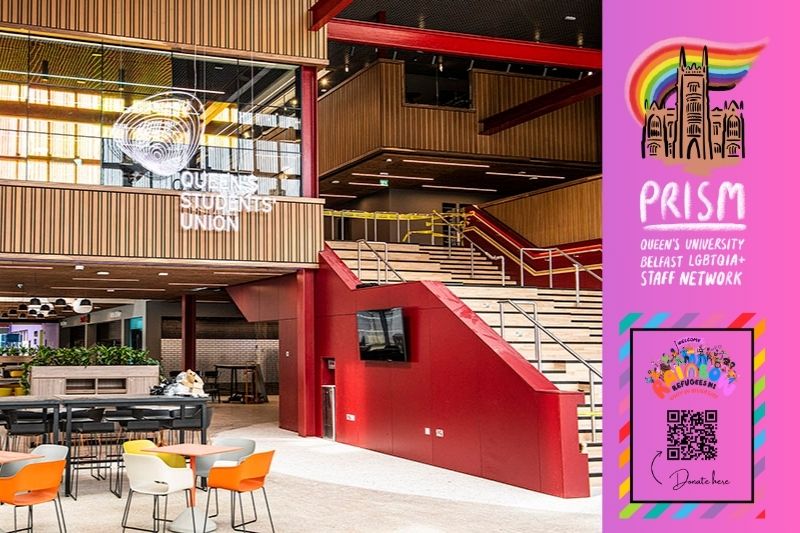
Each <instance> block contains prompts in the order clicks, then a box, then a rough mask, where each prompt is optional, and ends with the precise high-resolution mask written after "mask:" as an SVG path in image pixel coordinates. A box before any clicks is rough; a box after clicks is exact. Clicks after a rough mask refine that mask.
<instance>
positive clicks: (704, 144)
mask: <svg viewBox="0 0 800 533" xmlns="http://www.w3.org/2000/svg"><path fill="white" fill-rule="evenodd" d="M677 86H678V87H677V88H678V98H677V108H678V109H677V112H678V117H677V119H678V127H677V128H676V132H675V134H676V137H677V138H676V139H675V140H676V141H677V142H676V144H677V146H676V148H677V150H676V151H677V154H676V155H677V157H679V158H681V159H706V158H708V159H711V158H713V156H714V153H713V150H711V132H710V129H711V113H710V110H709V108H710V105H709V101H708V47H703V61H702V63H701V64H700V65H696V64H694V63H693V64H691V65H687V64H686V50H684V48H683V47H681V55H680V64H679V65H678V83H677Z"/></svg>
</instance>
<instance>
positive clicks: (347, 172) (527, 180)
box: [320, 151, 600, 208]
mask: <svg viewBox="0 0 800 533" xmlns="http://www.w3.org/2000/svg"><path fill="white" fill-rule="evenodd" d="M599 172H600V165H599V164H583V163H572V162H567V161H532V160H531V161H525V160H494V159H482V158H456V157H442V156H434V155H425V154H419V153H418V152H394V151H381V152H379V153H377V154H375V155H373V156H372V157H370V158H368V159H366V160H363V161H360V162H358V163H356V164H354V165H352V166H350V167H347V168H344V169H342V170H339V171H338V172H334V173H332V174H329V175H327V176H323V177H322V178H321V179H320V194H321V195H322V196H323V197H324V198H325V200H326V205H327V206H328V207H331V208H337V207H343V206H345V205H346V204H347V203H349V202H353V201H355V200H356V199H357V198H362V197H365V196H369V195H371V194H374V193H377V192H380V191H384V190H386V189H387V188H390V189H412V190H420V191H426V190H427V191H431V190H440V191H442V190H445V191H446V190H450V191H452V192H479V193H483V194H487V195H490V196H495V197H496V198H504V197H507V196H513V195H516V194H521V193H524V192H529V191H533V190H537V189H541V188H545V187H550V186H553V185H558V184H560V183H564V182H567V181H570V180H574V179H579V178H584V177H586V176H591V175H593V174H597V173H599ZM408 178H421V179H408ZM559 178H561V179H559ZM382 179H385V180H388V182H389V185H388V187H384V186H379V184H380V181H381V180H382ZM359 183H361V184H364V183H371V184H373V185H358V184H359ZM425 185H428V187H424V186H425ZM430 186H435V187H455V189H432V188H430ZM468 189H484V190H482V191H469V190H468ZM328 195H330V196H328ZM334 195H335V196H334ZM351 197H355V198H351Z"/></svg>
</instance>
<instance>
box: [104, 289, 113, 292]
mask: <svg viewBox="0 0 800 533" xmlns="http://www.w3.org/2000/svg"><path fill="white" fill-rule="evenodd" d="M106 292H114V289H106Z"/></svg>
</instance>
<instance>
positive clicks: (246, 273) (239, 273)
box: [212, 196, 355, 276]
mask: <svg viewBox="0 0 800 533" xmlns="http://www.w3.org/2000/svg"><path fill="white" fill-rule="evenodd" d="M353 198H355V196H353ZM212 274H214V275H215V276H263V275H264V273H263V272H234V271H230V272H212Z"/></svg>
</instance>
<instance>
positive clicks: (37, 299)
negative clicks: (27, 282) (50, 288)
mask: <svg viewBox="0 0 800 533" xmlns="http://www.w3.org/2000/svg"><path fill="white" fill-rule="evenodd" d="M28 303H29V304H31V305H42V301H41V300H40V299H39V298H37V297H35V296H34V297H33V298H31V300H30V302H28Z"/></svg>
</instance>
